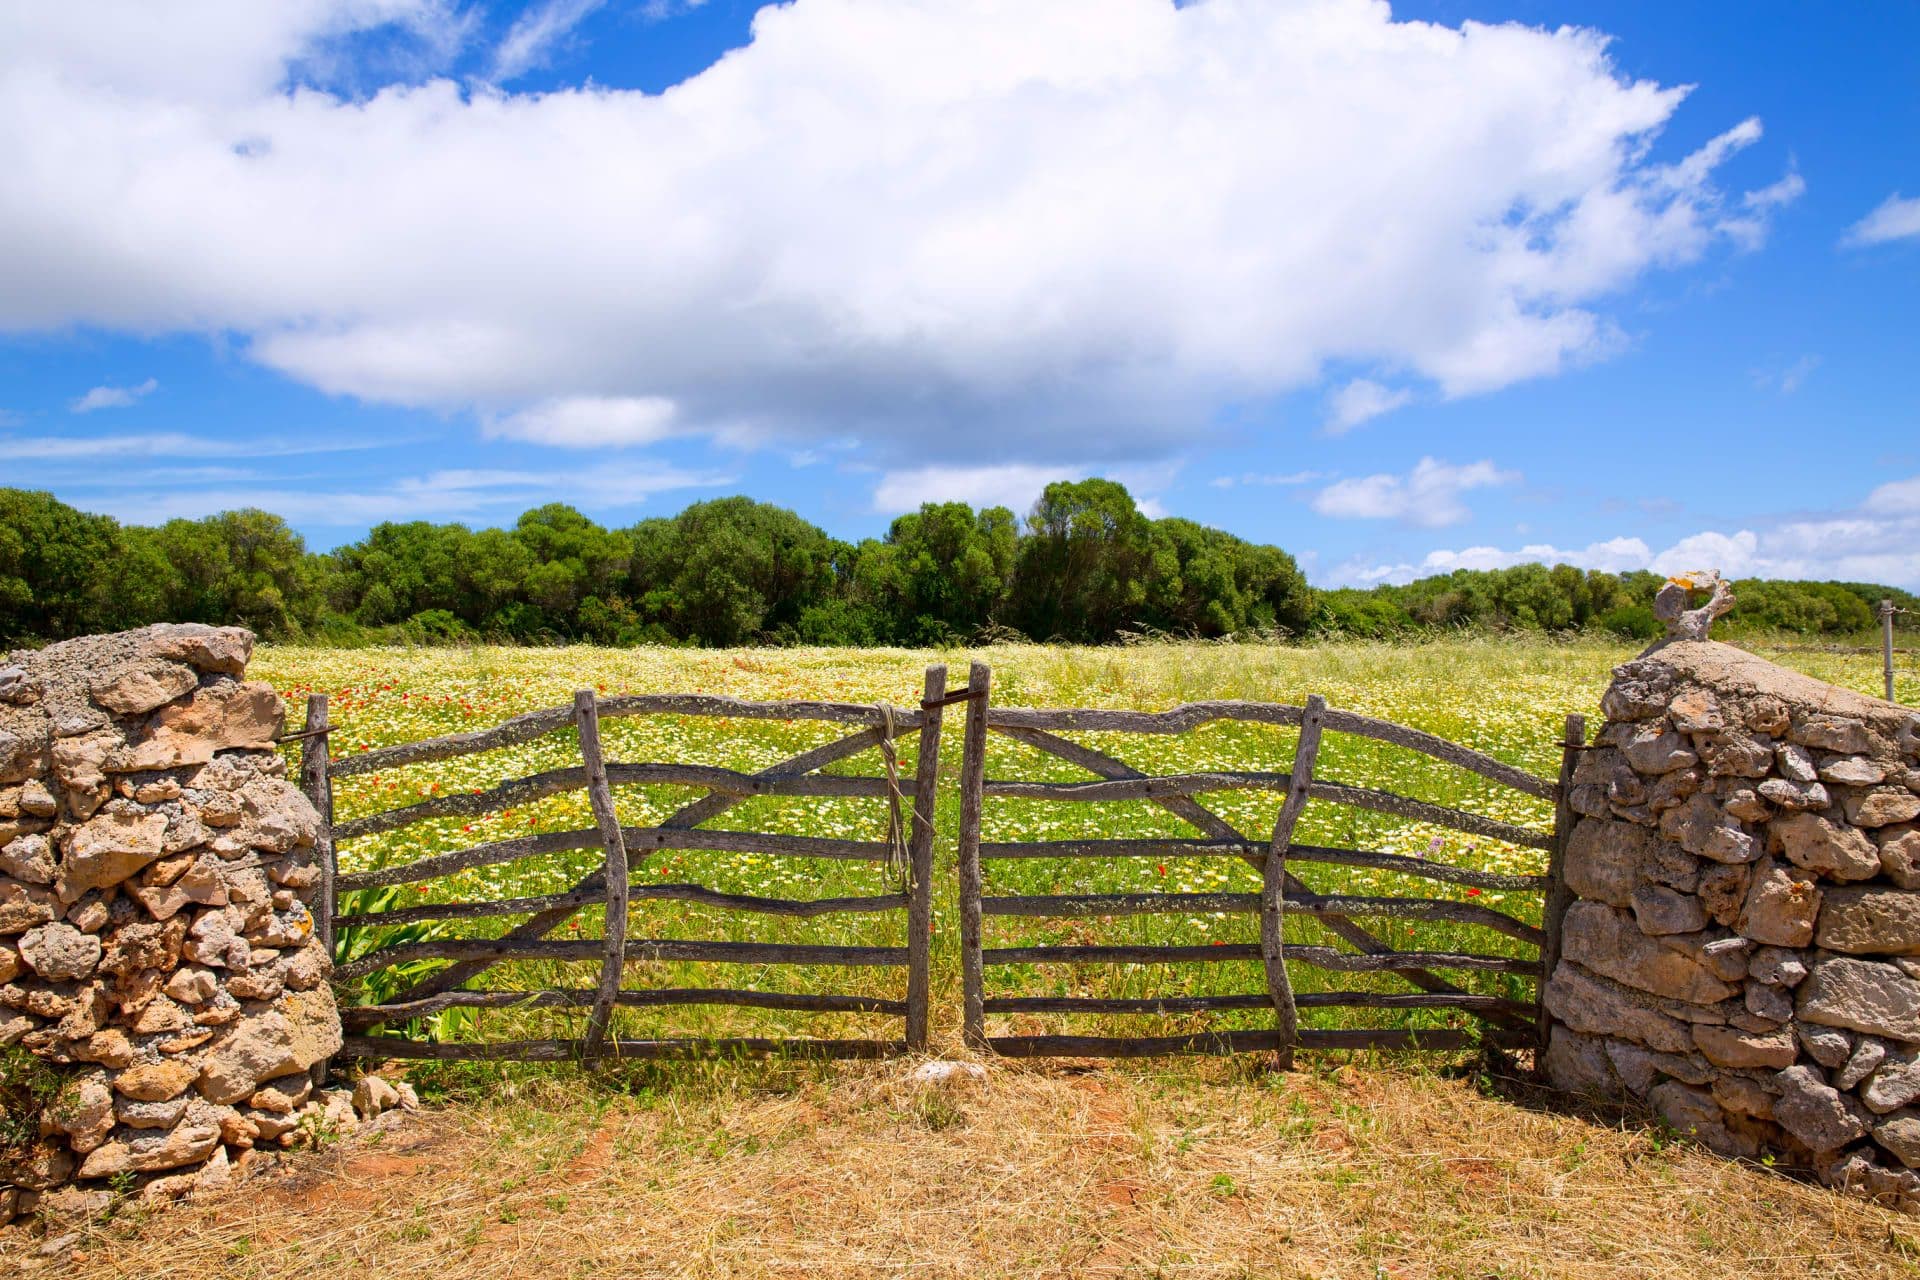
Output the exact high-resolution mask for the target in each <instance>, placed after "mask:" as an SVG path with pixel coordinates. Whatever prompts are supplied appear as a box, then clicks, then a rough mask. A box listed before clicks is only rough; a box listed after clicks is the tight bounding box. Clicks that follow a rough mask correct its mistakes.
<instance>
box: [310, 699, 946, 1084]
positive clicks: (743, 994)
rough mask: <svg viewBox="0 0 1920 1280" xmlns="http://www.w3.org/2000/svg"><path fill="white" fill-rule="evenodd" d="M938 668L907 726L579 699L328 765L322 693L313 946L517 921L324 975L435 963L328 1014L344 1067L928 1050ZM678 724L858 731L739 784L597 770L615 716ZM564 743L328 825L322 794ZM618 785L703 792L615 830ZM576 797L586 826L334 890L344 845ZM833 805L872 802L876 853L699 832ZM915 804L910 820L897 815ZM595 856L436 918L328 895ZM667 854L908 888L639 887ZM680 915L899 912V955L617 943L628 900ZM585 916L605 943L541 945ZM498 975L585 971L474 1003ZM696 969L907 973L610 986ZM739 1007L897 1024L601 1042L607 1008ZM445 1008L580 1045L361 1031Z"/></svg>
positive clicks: (737, 944) (796, 709)
mask: <svg viewBox="0 0 1920 1280" xmlns="http://www.w3.org/2000/svg"><path fill="white" fill-rule="evenodd" d="M945 690H946V669H945V668H944V667H937V666H936V667H932V668H929V669H928V671H927V677H926V682H925V685H924V689H923V707H922V708H921V709H908V708H895V707H889V706H884V705H882V706H860V705H857V704H853V703H834V702H812V701H798V702H745V701H741V700H739V699H734V698H724V697H712V696H707V695H693V694H663V695H639V696H633V697H616V698H600V697H597V696H596V695H595V694H594V693H593V692H592V691H591V690H582V691H580V692H579V693H577V694H576V695H575V697H574V701H573V705H572V706H571V707H570V708H554V709H550V710H545V711H536V712H532V713H529V714H527V715H523V716H517V717H515V718H514V719H512V720H509V721H507V722H505V723H504V724H500V725H496V726H494V727H493V728H490V729H483V730H477V731H474V732H470V733H458V734H449V735H446V736H444V737H440V738H433V739H428V740H426V741H422V742H413V743H405V744H402V745H400V746H395V747H386V748H382V749H380V750H377V751H367V752H361V753H359V754H357V755H352V756H347V757H345V758H342V759H339V760H329V758H328V755H327V752H326V748H325V745H324V744H325V733H324V730H326V728H327V727H328V722H327V705H326V698H325V696H324V695H316V696H315V697H314V698H313V699H310V701H309V704H308V725H309V727H310V728H312V729H319V730H322V731H323V732H321V733H319V734H316V735H314V736H312V737H310V738H308V740H307V742H308V749H307V753H306V756H305V758H304V760H303V762H302V782H303V787H304V789H305V790H306V792H307V794H308V796H309V797H310V798H311V799H313V800H314V802H315V805H316V807H318V808H319V809H320V811H321V813H322V814H323V815H324V816H325V819H326V820H325V821H324V823H323V826H324V827H325V834H326V840H325V843H324V845H323V856H322V858H321V861H322V865H323V873H322V882H321V888H320V902H319V904H318V905H319V915H320V919H321V922H322V928H323V929H324V930H326V936H327V937H328V938H329V939H331V938H332V937H334V936H335V933H336V931H337V930H345V929H354V930H361V929H379V928H383V927H393V926H402V925H409V924H419V923H422V922H428V921H458V920H481V919H488V918H495V917H500V916H509V915H523V916H526V917H528V918H527V919H525V920H523V921H522V922H521V923H519V924H517V925H515V926H513V927H512V928H510V929H508V930H507V931H506V932H505V933H504V934H503V935H502V936H499V937H491V938H477V937H434V938H427V939H416V940H412V941H404V942H398V943H394V944H392V945H387V946H381V947H377V948H375V949H374V950H372V951H370V952H367V953H365V954H360V955H357V956H355V957H354V958H353V959H351V960H348V961H345V962H344V963H341V964H339V965H338V966H337V968H336V969H335V971H334V976H335V978H336V980H338V981H341V982H353V981H355V980H356V979H362V978H366V977H368V976H369V975H372V974H374V973H377V972H379V971H381V970H385V969H391V968H394V967H396V966H401V965H412V964H415V963H417V962H421V961H449V962H451V963H449V964H448V965H447V966H446V967H444V968H441V969H439V970H438V971H437V972H435V973H433V974H432V975H431V976H429V977H427V978H426V979H424V980H421V981H418V982H415V983H414V984H413V985H412V986H410V987H409V988H407V989H406V990H403V991H399V992H397V993H393V994H391V995H389V996H387V997H386V998H385V999H384V1000H382V1002H381V1003H378V1004H373V1005H360V1006H349V1007H348V1008H347V1009H345V1010H344V1011H343V1014H342V1017H343V1021H344V1022H345V1024H346V1026H347V1027H348V1028H349V1030H351V1031H353V1032H355V1033H356V1034H354V1035H352V1036H349V1037H348V1042H347V1050H346V1051H347V1052H349V1053H370V1054H379V1055H388V1056H398V1057H407V1056H418V1057H434V1058H459V1057H474V1058H514V1057H521V1058H528V1059H533V1060H542V1059H564V1058H572V1057H579V1058H599V1057H610V1056H611V1057H714V1056H728V1055H733V1054H742V1053H772V1052H779V1053H794V1054H801V1055H812V1056H828V1057H848V1056H852V1057H867V1056H874V1055H876V1054H882V1053H890V1052H898V1051H901V1050H907V1049H911V1050H919V1049H923V1048H925V1046H926V1044H927V1038H928V1027H929V1012H928V1011H929V993H928V984H929V981H930V968H931V966H930V954H931V946H932V939H931V937H930V935H931V932H932V930H931V923H932V908H931V892H932V880H933V839H934V812H933V794H932V793H933V782H934V779H935V777H936V776H937V769H938V765H939V751H940V727H941V721H942V716H941V708H942V705H943V704H942V702H941V699H942V698H943V697H944V696H945ZM641 715H677V716H709V717H730V718H740V719H755V720H772V719H778V720H818V721H826V722H830V723H838V724H852V725H857V726H860V727H859V728H858V730H857V731H856V732H854V733H853V734H851V735H849V736H847V737H843V738H841V739H839V740H837V741H835V742H831V743H827V744H825V745H823V746H819V747H814V748H811V749H809V750H807V751H804V752H801V753H799V754H798V755H795V756H793V757H791V758H789V759H787V760H783V761H781V762H779V763H777V764H775V765H772V766H769V767H767V768H765V769H762V770H759V771H757V772H754V773H742V772H739V771H736V770H732V769H725V768H719V767H715V766H710V765H699V764H687V763H678V762H668V763H647V762H642V763H634V762H623V761H617V760H609V759H607V758H606V754H605V750H604V748H603V746H602V741H601V732H600V727H601V725H602V723H603V722H604V721H605V720H607V719H609V718H612V717H616V716H641ZM569 727H571V728H573V729H575V730H576V731H577V733H578V735H579V747H580V757H581V763H580V764H579V765H576V766H571V767H567V768H560V769H552V770H548V771H546V772H543V773H538V774H534V775H531V776H529V777H524V778H515V779H509V780H506V781H503V782H501V783H499V784H497V785H495V786H493V787H491V788H481V789H479V790H476V791H471V792H459V793H454V794H449V795H445V796H437V797H434V798H432V799H429V800H426V801H423V802H421V803H418V804H413V805H408V806H405V807H402V808H397V809H390V810H386V811H384V812H380V813H374V814H369V815H366V816H364V817H360V818H355V819H353V820H351V821H347V822H342V823H334V822H333V821H332V781H333V779H335V778H339V777H348V776H353V775H357V774H365V773H370V772H373V771H376V770H382V769H391V768H396V767H400V766H403V765H411V764H419V763H426V762H433V761H439V760H446V759H451V758H454V757H456V756H461V755H469V754H474V753H478V752H484V751H492V750H496V749H499V748H501V747H506V746H513V745H516V744H519V743H524V742H530V741H533V740H535V739H538V738H540V737H542V736H545V735H547V734H551V733H554V732H556V731H559V730H562V729H566V728H569ZM908 730H912V731H917V732H918V734H919V760H918V763H917V767H916V770H915V774H914V776H913V777H912V778H903V777H901V776H900V771H899V768H898V757H897V754H896V751H895V743H896V741H897V738H898V735H899V734H900V733H901V732H903V731H908ZM869 749H878V750H879V751H880V753H881V758H882V763H883V766H884V775H885V776H882V777H866V776H848V775H835V774H822V773H820V772H818V771H819V770H820V769H822V768H824V767H825V766H827V765H830V764H834V763H837V762H839V761H841V760H845V759H848V758H849V757H851V756H854V755H857V754H859V753H860V752H863V751H866V750H869ZM620 786H674V787H691V788H697V789H699V790H702V791H704V792H705V793H706V794H705V795H704V796H703V797H702V798H700V799H698V800H695V801H693V802H691V803H688V804H686V805H683V806H682V807H681V808H680V809H678V810H677V811H675V812H674V813H673V814H672V815H671V816H669V817H668V818H666V819H665V820H664V821H662V822H661V823H660V824H659V825H657V826H652V827H629V826H622V825H621V823H620V821H619V818H618V816H617V810H616V805H615V798H614V789H615V788H616V787H620ZM581 790H584V791H586V793H587V797H588V802H589V805H590V807H591V809H592V811H593V816H594V826H593V827H591V828H585V829H579V830H570V831H556V832H546V833H542V834H537V835H530V836H521V837H515V838H513V839H508V840H500V841H494V842H490V843H486V844H480V845H475V846H472V847H469V848H465V849H459V850H454V851H451V852H447V853H441V854H435V855H432V856H429V857H424V858H419V859H415V860H413V861H411V862H407V863H403V864H399V865H395V866H388V867H379V868H375V869H371V870H367V871H360V872H353V873H348V874H340V873H338V871H337V865H336V864H337V857H338V854H337V850H338V848H339V846H340V844H341V843H342V842H347V841H353V840H359V839H365V838H367V837H371V836H377V835H381V834H384V833H387V832H392V831H398V830H402V829H404V828H406V827H409V826H412V825H415V824H418V823H422V822H429V821H434V820H439V819H446V818H454V817H470V816H475V815H479V814H484V813H490V812H494V811H497V810H500V809H505V808H508V807H511V806H515V805H522V804H526V803H529V802H531V801H534V800H538V799H542V798H544V797H547V796H552V795H558V794H562V793H565V792H570V791H581ZM763 796H766V797H788V796H811V797H834V798H861V799H877V800H882V801H884V802H885V805H886V811H885V815H884V816H885V828H886V833H887V838H886V839H884V840H847V839H834V838H827V837H818V836H796V835H786V834H780V833H771V832H760V831H747V830H713V829H707V828H705V827H703V826H702V824H703V823H705V822H707V821H709V820H711V819H713V818H716V817H718V816H719V815H720V814H722V813H724V812H725V811H726V810H728V809H730V808H732V807H734V806H735V805H737V804H739V803H740V802H741V801H743V800H746V799H749V798H753V797H763ZM908 801H911V803H912V812H911V815H910V816H909V815H908V814H906V813H905V812H904V810H903V806H904V805H905V804H906V803H907V802H908ZM596 847H597V848H598V849H600V851H601V864H600V866H599V867H598V868H596V869H595V870H594V871H593V872H592V873H591V874H589V875H587V876H586V877H585V878H583V879H581V880H580V881H579V882H578V883H576V884H575V885H574V886H573V887H572V888H571V889H568V890H566V891H564V892H559V893H550V894H540V895H534V896H527V897H516V898H502V899H497V900H492V901H481V902H451V903H449V902H440V903H429V904H422V905H419V906H412V907H399V908H393V909H387V910H373V911H370V910H351V911H346V912H342V911H341V910H340V909H339V906H338V899H339V895H340V894H341V893H343V892H354V891H359V890H370V889H380V888H386V887H390V886H395V885H404V884H417V883H421V882H423V881H428V880H434V879H440V878H444V877H447V876H451V875H454V874H457V873H459V872H462V871H468V870H472V869H475V868H479V867H486V866H493V865H498V864H501V863H507V862H516V861H519V860H521V859H525V858H532V857H537V856H540V855H548V854H555V853H562V852H568V851H573V850H581V849H590V848H596ZM663 850H703V851H714V852H722V853H727V852H735V853H752V854H759V855H777V856H781V857H795V858H829V859H853V860H861V861H869V862H877V863H902V862H904V868H903V870H904V874H905V882H904V884H903V885H902V887H901V889H900V890H899V891H898V892H895V893H885V894H875V895H869V896H862V897H833V898H817V899H783V898H767V897H756V896H752V895H747V894H737V893H724V892H720V891H718V890H715V889H711V888H708V887H706V886H703V885H698V884H660V883H652V882H646V881H640V880H637V879H636V878H635V873H636V871H637V870H638V868H639V864H641V863H644V862H645V860H646V859H647V858H648V857H649V856H650V855H651V854H653V853H655V852H659V851H663ZM648 901H665V902H684V903H689V904H696V905H700V906H705V907H713V908H718V909H721V910H726V911H732V912H741V913H746V914H753V915H764V916H784V917H791V918H799V919H812V918H817V917H822V916H829V915H839V914H850V915H862V914H871V913H874V912H884V911H904V912H905V913H906V915H907V919H908V930H907V942H906V945H905V946H843V945H817V944H803V943H771V942H748V941H719V940H704V939H686V938H633V937H631V936H629V929H628V917H629V914H630V909H631V904H632V903H633V902H648ZM595 907H598V908H599V909H600V912H601V922H602V927H601V936H600V938H598V939H597V940H588V941H566V940H557V939H552V938H549V937H548V936H547V935H548V934H549V933H551V932H552V931H553V929H555V928H556V927H558V926H559V925H560V924H562V923H564V922H565V921H566V920H568V919H569V918H571V917H573V916H574V915H575V914H576V913H577V912H579V911H581V910H583V909H592V908H595ZM513 960H539V961H549V962H554V961H558V962H584V961H595V960H597V961H598V962H599V976H598V980H597V983H596V985H595V986H594V987H593V988H592V989H591V990H572V989H542V990H531V991H515V990H472V989H468V986H467V984H469V983H471V982H472V981H473V980H474V979H476V978H478V977H479V976H480V975H482V974H483V973H485V972H486V971H487V970H488V969H489V968H491V967H493V966H494V965H497V964H500V963H502V962H506V961H513ZM636 961H638V962H660V961H667V962H696V963H721V964H734V965H757V966H767V965H771V966H807V967H816V966H817V967H844V966H885V967H896V968H901V969H904V970H905V971H906V978H907V981H906V988H907V989H906V993H905V996H904V998H898V999H896V998H890V997H875V996H868V995H858V994H844V993H835V992H769V991H753V990H741V989H733V988H726V987H685V988H654V989H648V990H630V989H626V988H624V987H623V986H622V982H623V976H624V974H625V971H626V966H627V965H628V964H629V963H631V962H636ZM696 1004H705V1005H737V1006H742V1007H749V1008H762V1009H781V1010H793V1011H802V1012H820V1013H866V1014H880V1015H885V1016H891V1017H899V1018H901V1019H903V1020H904V1023H905V1027H904V1030H905V1034H904V1036H903V1037H902V1038H901V1039H899V1040H834V1039H812V1040H809V1039H788V1040H776V1039H765V1038H756V1037H745V1038H727V1039H711V1038H707V1039H703V1038H694V1037H689V1038H685V1039H678V1040H673V1039H669V1040H653V1039H631V1038H622V1037H620V1036H618V1035H617V1034H615V1031H614V1028H613V1016H614V1011H615V1010H617V1009H623V1008H626V1009H634V1008H665V1007H674V1006H684V1005H696ZM450 1009H583V1010H586V1011H587V1017H586V1023H585V1031H584V1034H583V1035H581V1036H580V1037H578V1038H576V1039H556V1040H534V1041H516V1042H510V1043H504V1044H503V1043H468V1042H456V1043H423V1042H421V1041H418V1040H413V1039H409V1038H407V1037H405V1036H402V1035H392V1034H385V1035H377V1036H369V1035H365V1034H360V1033H364V1032H366V1031H368V1030H369V1029H372V1028H377V1027H381V1026H385V1025H390V1024H404V1023H407V1022H409V1021H410V1020H412V1019H416V1018H422V1017H427V1016H429V1015H432V1014H435V1013H441V1012H445V1011H447V1010H450Z"/></svg>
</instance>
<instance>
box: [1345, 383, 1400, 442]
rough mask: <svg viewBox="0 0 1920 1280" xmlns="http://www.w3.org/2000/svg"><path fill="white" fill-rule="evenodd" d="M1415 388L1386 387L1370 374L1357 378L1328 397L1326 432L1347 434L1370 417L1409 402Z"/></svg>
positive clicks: (1390, 410) (1375, 416) (1391, 410)
mask: <svg viewBox="0 0 1920 1280" xmlns="http://www.w3.org/2000/svg"><path fill="white" fill-rule="evenodd" d="M1412 401H1413V392H1411V391H1408V390H1407V389H1406V388H1404V387H1386V386H1382V385H1381V384H1380V383H1378V382H1375V381H1373V380H1372V379H1370V378H1355V379H1354V380H1353V381H1352V382H1349V383H1348V384H1347V385H1346V386H1344V387H1341V388H1340V389H1339V390H1338V391H1336V392H1334V393H1333V395H1331V396H1330V397H1328V399H1327V434H1329V435H1336V436H1338V435H1345V434H1346V433H1347V432H1349V431H1351V430H1353V429H1354V428H1355V427H1357V426H1359V425H1360V424H1361V423H1363V422H1366V421H1367V420H1368V419H1370V418H1377V417H1379V416H1380V415H1381V414H1383V413H1391V412H1393V411H1394V410H1395V409H1398V408H1401V407H1402V406H1404V405H1407V404H1410V403H1411V402H1412Z"/></svg>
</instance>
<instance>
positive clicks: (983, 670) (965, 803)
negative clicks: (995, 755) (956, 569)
mask: <svg viewBox="0 0 1920 1280" xmlns="http://www.w3.org/2000/svg"><path fill="white" fill-rule="evenodd" d="M992 688H993V673H992V672H991V671H990V670H988V668H987V664H986V663H984V662H976V663H973V664H972V665H971V666H970V667H969V668H968V670H967V691H968V692H969V693H972V694H974V695H976V696H975V697H974V698H973V699H972V700H971V701H969V702H968V703H967V737H966V750H965V752H964V754H963V756H962V759H961V765H960V858H959V862H960V987H961V992H960V998H961V1011H960V1013H961V1020H960V1026H961V1038H962V1039H963V1040H964V1041H965V1042H966V1044H967V1047H968V1048H971V1049H980V1048H984V1047H985V1045H986V1038H987V1016H986V1006H985V1004H984V1001H985V1000H986V976H985V973H984V972H983V970H982V968H981V965H982V958H981V954H980V811H981V802H982V793H983V791H984V789H985V783H986V769H987V724H988V709H987V702H988V699H989V698H990V697H991V690H992Z"/></svg>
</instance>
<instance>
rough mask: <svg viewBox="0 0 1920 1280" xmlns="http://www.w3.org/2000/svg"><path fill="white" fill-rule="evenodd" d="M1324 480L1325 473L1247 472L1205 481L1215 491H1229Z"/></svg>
mask: <svg viewBox="0 0 1920 1280" xmlns="http://www.w3.org/2000/svg"><path fill="white" fill-rule="evenodd" d="M1326 478H1327V473H1326V472H1324V471H1280V472H1264V473H1263V472H1256V471H1247V472H1243V473H1241V474H1240V475H1237V476H1215V477H1214V478H1213V479H1211V480H1209V481H1207V483H1208V484H1210V485H1212V486H1213V487H1214V488H1216V489H1231V488H1233V487H1234V486H1236V485H1244V486H1246V487H1248V488H1254V487H1268V488H1272V487H1287V486H1291V485H1301V484H1312V483H1313V482H1314V481H1316V480H1325V479H1326Z"/></svg>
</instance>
